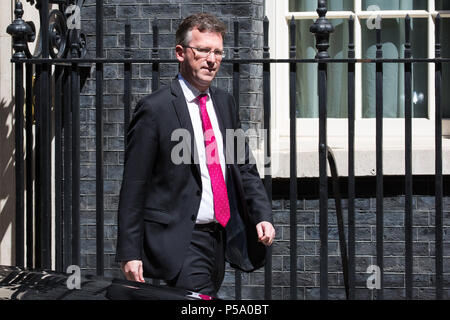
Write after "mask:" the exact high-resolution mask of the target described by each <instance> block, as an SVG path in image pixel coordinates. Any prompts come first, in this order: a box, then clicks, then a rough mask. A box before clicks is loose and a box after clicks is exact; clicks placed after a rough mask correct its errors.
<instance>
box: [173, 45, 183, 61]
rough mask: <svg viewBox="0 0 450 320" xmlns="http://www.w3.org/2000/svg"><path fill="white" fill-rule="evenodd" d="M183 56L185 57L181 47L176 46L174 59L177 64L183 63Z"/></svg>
mask: <svg viewBox="0 0 450 320" xmlns="http://www.w3.org/2000/svg"><path fill="white" fill-rule="evenodd" d="M184 55H185V52H184V48H183V47H182V46H181V45H177V46H176V47H175V57H176V58H177V60H178V61H179V62H183V61H184Z"/></svg>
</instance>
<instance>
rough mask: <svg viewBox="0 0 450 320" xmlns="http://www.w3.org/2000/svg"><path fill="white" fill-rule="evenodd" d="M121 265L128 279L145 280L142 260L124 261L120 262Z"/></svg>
mask: <svg viewBox="0 0 450 320" xmlns="http://www.w3.org/2000/svg"><path fill="white" fill-rule="evenodd" d="M120 267H121V269H122V272H123V274H124V275H125V278H127V280H131V281H137V282H145V280H144V276H143V274H144V272H143V269H142V261H141V260H130V261H124V262H121V263H120Z"/></svg>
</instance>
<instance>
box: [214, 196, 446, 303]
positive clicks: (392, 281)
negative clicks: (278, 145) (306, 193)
mask: <svg viewBox="0 0 450 320" xmlns="http://www.w3.org/2000/svg"><path fill="white" fill-rule="evenodd" d="M328 205H329V209H330V210H329V218H328V219H329V232H328V239H329V240H328V241H329V242H328V252H329V258H328V264H329V266H328V268H329V280H328V281H329V298H330V299H345V290H344V280H343V275H342V266H341V257H340V250H339V238H338V230H337V223H336V211H335V206H334V200H333V199H330V200H329V204H328ZM413 207H414V216H413V221H414V222H413V255H414V258H413V273H414V277H413V287H414V288H413V298H414V299H421V300H425V299H435V287H434V278H435V277H434V275H433V274H434V270H435V267H434V266H435V265H434V263H435V262H434V243H435V242H434V239H435V238H434V197H427V196H416V197H414V199H413ZM272 208H273V214H274V222H275V229H276V232H277V236H276V241H275V242H274V244H273V251H272V255H273V258H272V265H273V269H272V270H273V280H272V285H273V289H272V296H273V298H274V299H289V296H290V287H289V283H290V252H289V250H290V233H289V216H290V213H289V200H276V201H273V207H272ZM384 209H385V210H384V225H385V229H384V288H385V289H384V298H385V299H388V300H389V299H404V297H405V290H404V287H405V274H404V273H405V258H404V254H405V245H404V239H405V229H404V197H401V196H400V197H392V198H385V200H384ZM444 210H445V211H444V287H447V289H445V290H444V299H449V298H450V290H449V288H448V286H449V283H450V268H449V265H450V198H448V197H447V198H444ZM343 211H344V212H343V215H344V225H345V226H346V225H347V208H346V200H344V201H343ZM355 220H356V258H355V260H356V261H355V268H356V288H357V290H356V298H357V299H373V298H374V292H373V291H372V290H369V289H367V287H366V281H367V278H368V277H369V276H370V274H367V273H366V270H367V268H368V267H369V266H370V265H376V199H375V198H366V199H362V198H360V199H356V203H355ZM297 222H298V226H297V240H298V241H297V250H298V256H297V285H298V290H297V296H298V299H301V300H303V299H305V300H314V299H319V297H320V292H319V288H320V286H319V282H320V276H319V263H320V260H319V251H320V241H319V201H318V200H299V201H298V203H297ZM345 232H346V233H347V228H345ZM220 296H221V297H222V298H225V299H233V298H234V296H235V293H234V272H233V271H232V270H230V269H228V272H227V274H226V277H225V280H224V283H223V285H222V288H221V290H220ZM242 298H243V299H264V270H263V269H262V270H258V271H256V272H254V273H251V274H244V275H243V277H242Z"/></svg>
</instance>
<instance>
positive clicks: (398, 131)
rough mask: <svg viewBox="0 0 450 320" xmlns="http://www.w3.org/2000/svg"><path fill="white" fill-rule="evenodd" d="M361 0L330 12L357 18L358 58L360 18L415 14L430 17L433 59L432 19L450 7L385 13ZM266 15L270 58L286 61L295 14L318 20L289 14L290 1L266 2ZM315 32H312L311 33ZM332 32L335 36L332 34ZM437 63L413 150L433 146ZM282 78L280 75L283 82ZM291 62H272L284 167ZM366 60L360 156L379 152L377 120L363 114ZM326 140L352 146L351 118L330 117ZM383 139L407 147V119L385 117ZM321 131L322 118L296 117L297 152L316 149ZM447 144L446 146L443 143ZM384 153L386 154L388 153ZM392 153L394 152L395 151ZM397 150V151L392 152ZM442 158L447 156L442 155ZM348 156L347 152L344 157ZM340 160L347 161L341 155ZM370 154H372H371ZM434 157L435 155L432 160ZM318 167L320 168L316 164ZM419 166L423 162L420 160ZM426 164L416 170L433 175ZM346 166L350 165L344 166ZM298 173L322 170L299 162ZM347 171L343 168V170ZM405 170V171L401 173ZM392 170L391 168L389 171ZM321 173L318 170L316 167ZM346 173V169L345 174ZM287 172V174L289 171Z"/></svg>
mask: <svg viewBox="0 0 450 320" xmlns="http://www.w3.org/2000/svg"><path fill="white" fill-rule="evenodd" d="M361 5H362V0H354V9H355V10H354V11H328V12H327V18H328V19H342V18H343V19H348V18H349V17H350V16H353V18H354V21H355V34H354V41H355V56H356V58H357V59H361V57H362V30H363V29H362V28H363V27H364V26H363V25H362V23H363V22H362V21H361V20H362V19H367V18H370V17H373V16H374V15H380V16H381V17H382V18H383V19H386V18H404V17H405V16H406V14H409V15H410V17H411V18H426V19H427V20H428V40H427V46H428V58H434V57H435V36H434V35H435V22H434V17H436V15H437V14H438V13H440V14H441V17H442V18H450V11H436V10H435V0H428V9H427V10H382V11H364V10H362V8H361ZM266 15H267V17H268V18H269V21H270V25H269V47H270V55H271V58H272V59H288V58H289V22H290V20H291V18H292V16H294V19H296V20H299V19H313V20H316V19H317V18H318V14H317V12H315V11H312V12H290V11H289V0H276V1H273V0H272V1H270V0H269V1H267V2H266ZM311 36H313V35H312V34H311ZM331 36H332V35H331ZM434 75H435V64H434V63H428V117H427V118H414V119H413V150H414V149H418V148H419V149H420V148H421V146H423V145H424V144H425V145H426V144H428V143H431V145H432V146H433V147H434V133H435V130H434V128H435V79H434ZM280 79H282V80H281V81H280ZM288 79H289V64H287V63H276V64H272V65H271V106H272V113H271V114H272V119H271V120H272V122H271V127H272V134H271V139H272V141H273V144H272V145H273V146H274V148H275V149H276V150H273V152H274V153H275V154H277V155H278V156H277V159H274V160H275V161H273V162H274V163H278V164H279V165H282V164H283V163H285V160H282V158H286V155H285V156H280V154H285V153H286V152H288V151H289V138H290V128H289V125H287V124H289V85H288V83H287V82H288V81H289V80H288ZM361 80H362V64H361V63H357V64H356V67H355V83H356V87H355V137H356V142H355V148H356V152H357V154H356V156H357V157H358V153H359V155H362V154H363V153H364V152H365V151H367V152H369V153H370V154H374V153H375V134H376V125H375V121H376V119H375V118H363V117H362V85H361ZM327 131H328V144H329V145H330V147H331V148H332V149H334V150H341V151H344V152H345V153H346V151H347V149H348V142H347V141H348V120H347V118H342V119H338V118H328V120H327ZM383 134H384V136H383V138H384V149H385V150H388V152H387V153H389V150H391V149H392V150H395V151H396V152H397V151H401V150H403V149H404V134H405V121H404V118H395V119H394V118H384V120H383ZM318 135H319V119H318V118H297V143H298V147H297V150H298V152H299V155H300V156H301V154H302V153H303V154H305V153H317V145H318ZM443 135H444V136H445V135H450V120H448V119H447V120H445V119H444V120H443ZM444 147H445V146H444ZM385 153H386V152H385ZM391 153H392V152H391ZM394 153H395V152H394ZM394 153H392V155H389V154H387V155H385V158H389V157H391V156H392V161H395V159H396V157H398V155H396V156H393V154H394ZM443 156H444V155H443ZM345 157H346V155H345ZM341 158H342V161H345V162H346V160H345V159H343V158H344V155H342V157H341ZM370 158H372V156H370ZM430 160H431V159H430ZM313 167H314V168H315V167H316V166H315V165H313ZM388 167H392V168H394V167H396V169H392V170H393V171H392V172H391V174H395V173H397V174H400V173H402V172H404V165H403V167H402V166H401V165H400V166H396V165H394V164H392V165H388ZM419 167H421V166H420V164H419ZM422 167H426V168H418V169H417V170H416V172H415V173H416V174H424V173H427V172H429V173H431V171H432V169H433V170H434V161H432V163H429V164H427V165H422ZM344 169H345V170H346V168H344ZM286 170H288V169H284V170H278V172H279V173H280V176H286V172H285V171H286ZM299 170H300V172H299V175H300V176H317V175H318V173H317V174H316V173H313V171H315V169H313V170H310V169H301V166H299ZM345 170H344V171H345ZM398 170H401V172H398ZM387 171H389V170H387ZM317 172H318V171H317ZM343 173H344V174H345V172H343ZM287 174H288V172H287ZM356 174H357V175H370V174H373V170H371V169H370V168H368V167H367V168H365V169H362V170H358V168H356Z"/></svg>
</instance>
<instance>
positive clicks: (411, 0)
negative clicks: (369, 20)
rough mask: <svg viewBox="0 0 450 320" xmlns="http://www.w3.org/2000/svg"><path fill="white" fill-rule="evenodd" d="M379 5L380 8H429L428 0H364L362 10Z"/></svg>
mask: <svg viewBox="0 0 450 320" xmlns="http://www.w3.org/2000/svg"><path fill="white" fill-rule="evenodd" d="M369 6H378V7H379V8H380V10H427V8H428V5H427V0H363V1H362V10H369Z"/></svg>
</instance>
